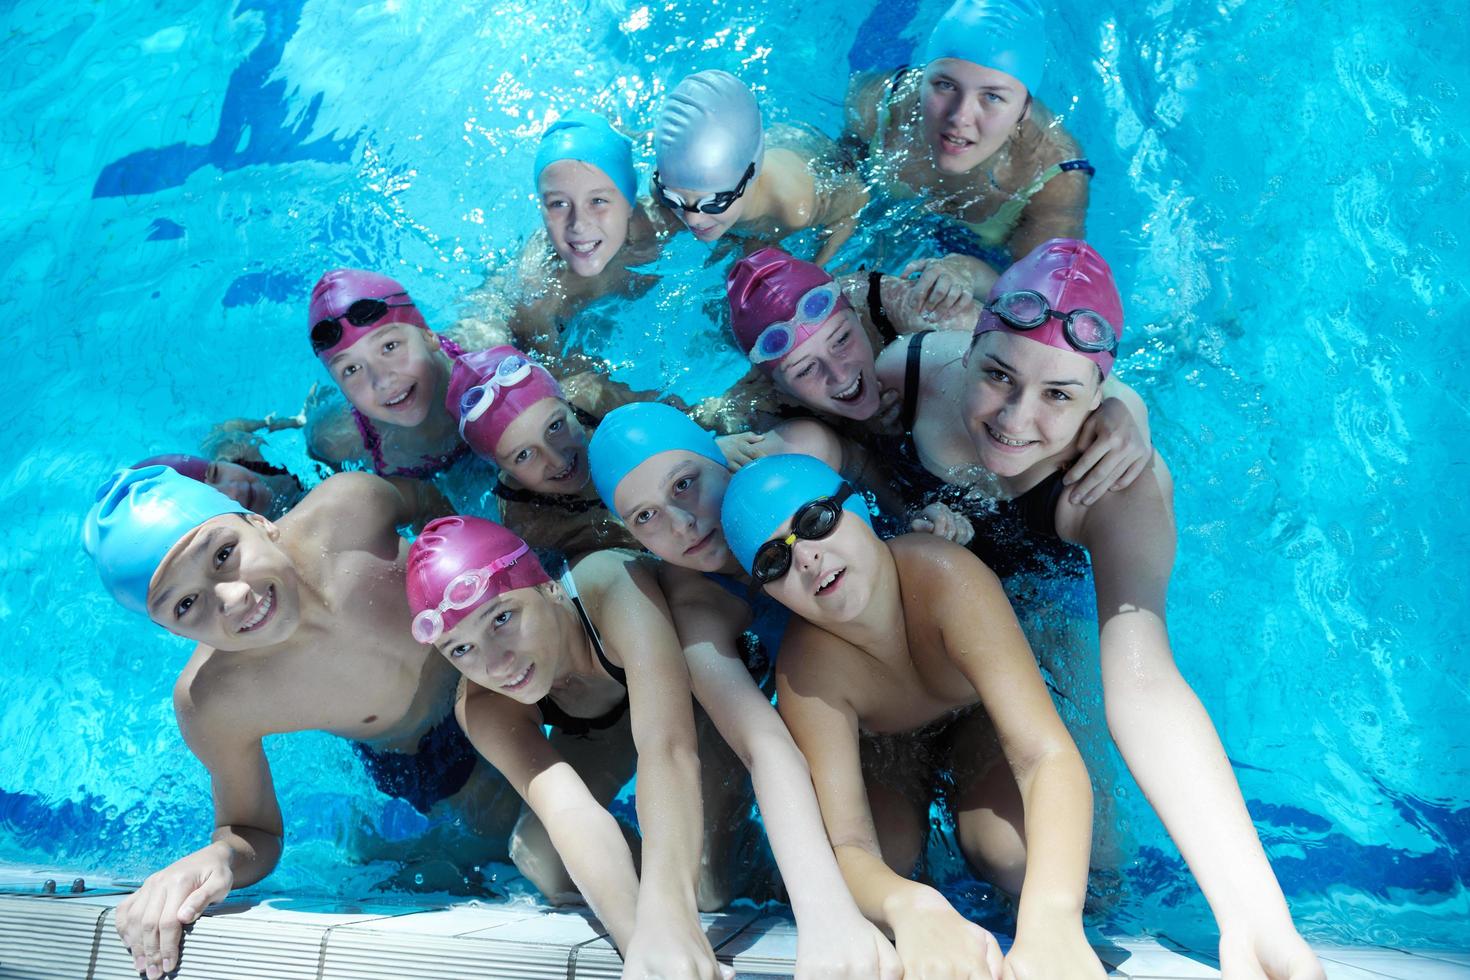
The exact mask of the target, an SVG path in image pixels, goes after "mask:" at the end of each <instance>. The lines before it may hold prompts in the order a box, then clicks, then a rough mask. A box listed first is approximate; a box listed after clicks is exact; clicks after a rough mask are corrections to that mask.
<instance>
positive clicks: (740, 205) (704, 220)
mask: <svg viewBox="0 0 1470 980" xmlns="http://www.w3.org/2000/svg"><path fill="white" fill-rule="evenodd" d="M730 189H731V188H729V187H716V188H713V189H711V190H695V189H693V188H689V187H669V188H667V190H668V191H669V192H670V193H671V194H676V195H678V197H679V199H680V200H682V201H688V202H689V203H691V204H692V203H694V202H695V201H699V200H702V199H704V198H706V197H710V196H711V195H713V194H717V193H719V192H720V191H728V190H730ZM745 199H746V195H744V194H742V195H741V196H740V197H738V198H736V199H735V202H734V203H733V204H731V205H730V206H729V207H728V208H726V209H725V210H724V211H723V212H721V213H719V214H708V213H707V212H704V211H685V210H684V209H683V208H672V209H671V210H672V211H673V212H674V214H676V215H678V217H679V220H680V221H682V222H684V224H685V225H686V226H687V227H688V228H689V230H690V231H692V232H694V237H695V238H697V239H699V240H700V241H702V242H705V243H706V244H708V243H709V242H714V241H719V240H720V238H722V237H723V236H724V234H725V232H727V231H729V230H730V229H731V228H733V227H734V226H735V223H736V222H738V221H739V220H740V217H741V215H743V214H744V213H745Z"/></svg>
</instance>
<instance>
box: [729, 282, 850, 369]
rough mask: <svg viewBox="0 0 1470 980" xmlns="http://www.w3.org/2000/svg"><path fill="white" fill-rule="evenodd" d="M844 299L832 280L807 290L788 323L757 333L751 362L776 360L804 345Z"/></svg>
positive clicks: (762, 362)
mask: <svg viewBox="0 0 1470 980" xmlns="http://www.w3.org/2000/svg"><path fill="white" fill-rule="evenodd" d="M845 301H846V300H845V298H844V297H843V295H842V287H841V286H839V285H837V283H836V282H833V281H831V280H829V281H827V282H824V283H822V284H821V285H819V286H813V287H812V288H811V289H809V290H807V291H806V293H804V294H803V295H802V297H801V299H799V300H797V302H796V312H795V313H794V314H793V315H792V317H791V319H789V320H781V321H779V322H777V323H773V324H771V325H770V326H768V327H766V328H765V329H764V330H762V331H761V332H760V336H758V337H756V338H755V343H754V344H752V345H751V348H750V354H749V355H748V356H749V357H750V363H752V364H765V363H767V362H768V361H779V360H780V359H781V358H783V357H785V356H786V355H787V354H790V353H791V352H792V351H794V350H796V348H798V347H800V346H801V345H802V344H804V343H806V341H807V339H808V338H810V337H811V335H812V334H814V333H816V332H817V330H818V329H820V328H821V326H822V324H823V323H825V322H826V320H827V318H828V317H829V316H831V315H832V314H833V312H834V311H836V310H837V309H838V308H839V307H840V306H841V304H842V303H844V302H845Z"/></svg>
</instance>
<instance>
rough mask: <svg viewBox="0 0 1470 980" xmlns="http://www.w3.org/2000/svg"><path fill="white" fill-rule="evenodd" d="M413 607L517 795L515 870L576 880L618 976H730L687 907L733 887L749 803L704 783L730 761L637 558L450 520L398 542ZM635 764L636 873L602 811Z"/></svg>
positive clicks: (463, 720)
mask: <svg viewBox="0 0 1470 980" xmlns="http://www.w3.org/2000/svg"><path fill="white" fill-rule="evenodd" d="M408 604H409V607H410V609H411V611H412V613H413V617H414V618H413V636H414V638H415V639H417V640H418V641H419V642H420V643H426V644H433V646H434V648H435V649H437V650H438V651H439V653H440V654H442V655H443V657H444V659H445V660H446V661H447V662H448V663H450V664H452V665H453V666H454V667H455V669H457V670H458V671H459V672H460V674H462V675H463V681H462V683H461V684H460V689H459V696H458V699H457V707H456V715H457V717H458V719H459V722H460V725H461V726H462V727H463V728H464V730H465V732H466V733H467V734H468V736H469V739H470V741H471V742H472V743H473V744H474V746H475V748H476V749H478V750H479V752H480V754H481V755H483V756H484V757H485V759H487V760H488V761H489V762H490V763H491V764H492V765H493V766H494V767H495V768H496V769H497V770H499V771H500V772H501V773H503V774H504V775H505V777H506V778H507V779H508V780H509V781H510V784H511V785H512V786H513V787H515V789H516V791H517V792H518V793H519V794H520V796H521V798H522V799H523V800H524V801H525V803H526V807H525V809H524V810H523V811H522V814H521V817H520V819H519V820H518V822H517V823H516V827H515V830H514V831H513V832H512V835H511V842H510V852H511V858H512V860H514V861H515V864H516V866H517V868H519V869H520V871H521V872H522V873H523V874H525V875H526V877H527V878H529V879H530V880H531V881H532V882H533V883H534V884H535V885H536V886H537V887H538V888H539V889H540V890H541V892H542V893H543V894H544V895H546V896H547V898H548V899H550V900H552V901H553V902H561V901H565V900H567V899H568V898H573V897H575V896H576V894H577V893H580V894H581V896H582V897H583V898H584V899H585V900H586V901H587V903H588V904H590V905H591V906H592V909H593V911H594V912H595V913H596V914H597V916H598V918H599V919H600V920H601V921H602V923H603V924H604V925H605V926H606V927H607V929H608V931H609V932H610V933H611V934H612V938H613V941H614V942H615V943H616V944H617V947H618V949H619V950H620V951H621V952H622V954H623V958H624V964H625V965H624V974H623V975H624V976H628V977H644V976H679V977H699V978H703V980H713V978H714V977H716V976H726V977H728V976H733V971H732V970H730V969H729V968H728V967H723V966H720V965H719V964H718V963H717V962H716V960H715V956H714V952H713V951H712V950H711V948H710V944H709V940H708V939H707V938H706V937H705V935H704V931H703V929H702V928H701V925H700V921H699V917H698V912H699V911H701V910H704V911H711V910H713V909H715V908H718V907H720V906H721V905H723V904H724V903H725V902H726V901H728V899H729V898H730V897H731V893H730V889H729V885H728V882H726V881H725V880H724V878H723V876H724V875H725V873H726V872H728V871H729V870H731V868H732V867H733V865H734V862H732V861H731V860H730V858H731V857H732V855H730V854H729V853H728V852H727V850H726V848H727V847H728V845H729V843H730V841H731V836H730V833H729V829H728V828H730V827H731V826H732V824H734V825H738V824H740V823H741V822H742V821H741V819H740V817H739V814H740V813H742V812H744V813H748V812H749V802H748V799H745V798H743V797H742V796H741V794H740V793H738V792H735V793H725V794H724V795H723V796H722V797H715V794H714V793H713V792H712V791H711V786H710V785H709V780H706V785H705V786H704V787H703V791H702V787H701V765H700V760H701V758H702V757H703V758H705V760H706V765H705V767H704V768H705V769H706V770H709V769H712V768H713V769H716V770H724V771H717V772H715V773H714V776H715V779H714V780H713V782H714V783H715V784H716V785H718V786H728V785H729V784H730V783H731V780H729V779H728V767H727V766H722V765H720V761H721V760H719V758H718V756H716V757H714V758H711V756H712V755H713V753H712V752H710V751H708V749H709V748H711V747H703V746H702V747H700V748H696V745H697V744H698V743H697V740H696V734H695V721H694V714H693V711H692V710H691V700H690V696H689V679H688V672H687V670H686V668H685V666H684V661H683V657H682V656H681V654H680V648H679V644H678V641H677V638H676V637H675V635H674V631H673V628H672V627H671V626H670V623H669V612H668V608H667V605H666V604H665V602H664V597H663V595H662V593H661V592H660V591H659V588H658V585H657V582H656V580H655V577H654V574H653V571H652V569H651V568H649V567H648V563H647V562H646V560H640V559H637V558H634V557H632V556H629V555H626V554H622V553H618V552H599V553H597V554H593V555H589V556H587V557H585V558H583V559H581V560H580V561H577V562H576V563H575V564H574V565H573V566H572V567H570V568H569V569H567V570H566V571H565V572H564V573H563V574H562V575H560V576H559V577H557V578H552V577H551V576H550V575H548V574H547V573H546V571H545V570H544V569H543V567H542V565H541V563H540V562H539V561H538V560H537V559H536V556H535V555H534V554H532V553H531V551H530V548H529V546H528V545H527V543H526V542H525V541H523V540H521V539H520V538H518V537H516V535H515V534H513V533H511V532H510V531H508V530H506V529H505V528H504V527H501V526H500V525H498V524H495V523H493V522H491V521H485V520H480V519H477V518H472V517H450V518H444V519H441V520H438V521H434V522H433V523H431V524H429V525H428V526H427V527H426V528H425V529H424V533H423V534H422V535H421V536H420V537H419V538H418V540H417V541H415V542H414V545H413V548H412V549H411V550H410V551H409V554H408ZM543 726H550V728H551V735H550V736H549V737H548V735H547V734H546V732H545V730H544V728H543ZM635 763H636V769H637V776H638V783H637V795H636V799H637V807H638V816H639V825H640V827H641V829H642V833H643V855H642V857H643V860H642V879H641V881H640V879H639V875H638V873H637V871H636V870H635V868H634V861H633V856H632V853H631V852H630V850H629V847H628V844H627V842H626V841H625V840H624V837H623V833H622V830H621V828H620V826H619V824H618V821H617V820H616V819H615V818H614V817H613V816H612V814H610V813H609V812H608V810H607V805H608V804H609V803H610V802H611V801H612V798H613V797H614V796H615V795H616V794H617V792H618V791H619V789H621V788H622V786H623V784H624V783H625V782H626V781H627V780H628V779H629V777H631V776H632V775H633V770H634V768H635ZM732 806H733V809H731V807H732ZM702 858H703V859H702Z"/></svg>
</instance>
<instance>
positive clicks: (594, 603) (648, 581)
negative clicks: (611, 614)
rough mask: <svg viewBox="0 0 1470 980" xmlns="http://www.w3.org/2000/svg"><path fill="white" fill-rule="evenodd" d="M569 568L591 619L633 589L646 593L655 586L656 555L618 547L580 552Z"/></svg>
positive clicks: (656, 573) (656, 586)
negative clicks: (591, 616) (579, 555)
mask: <svg viewBox="0 0 1470 980" xmlns="http://www.w3.org/2000/svg"><path fill="white" fill-rule="evenodd" d="M571 569H572V580H573V581H574V582H575V583H576V586H577V592H578V594H580V595H581V596H582V598H583V599H584V600H585V601H586V603H587V605H588V607H589V609H588V611H589V612H590V613H591V614H592V615H593V618H594V619H597V618H599V616H598V614H599V613H606V612H608V611H611V609H612V607H614V606H616V605H617V604H618V603H619V602H621V601H625V600H626V599H627V598H628V597H629V596H630V595H631V593H632V592H633V591H638V592H644V593H647V592H648V591H649V590H650V589H657V588H658V572H657V561H656V559H654V558H652V557H650V556H647V555H640V554H638V553H636V552H632V551H625V550H623V549H621V548H607V549H605V550H603V551H594V552H592V553H591V554H588V555H584V556H582V557H581V558H578V559H577V560H576V561H575V562H574V563H573V564H572V566H571Z"/></svg>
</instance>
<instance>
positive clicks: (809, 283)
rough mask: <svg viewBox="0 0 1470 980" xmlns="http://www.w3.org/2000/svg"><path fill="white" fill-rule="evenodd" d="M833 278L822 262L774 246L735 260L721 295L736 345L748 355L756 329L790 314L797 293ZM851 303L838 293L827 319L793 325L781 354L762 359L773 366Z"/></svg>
mask: <svg viewBox="0 0 1470 980" xmlns="http://www.w3.org/2000/svg"><path fill="white" fill-rule="evenodd" d="M832 281H833V280H832V277H831V276H829V275H827V273H826V272H825V271H824V270H823V269H822V267H821V266H819V265H815V264H813V263H811V262H803V261H802V260H801V259H796V258H792V257H791V256H790V255H787V254H786V253H785V252H783V251H781V250H780V249H779V248H775V247H774V246H768V247H766V248H763V249H761V250H760V251H758V252H754V253H752V254H750V255H747V256H746V257H745V258H743V259H741V260H740V261H739V262H736V263H735V265H734V267H733V268H731V269H730V274H729V275H728V276H726V277H725V296H726V298H727V299H728V300H729V301H730V329H731V330H732V331H734V333H735V343H737V344H739V345H740V350H741V351H743V352H744V353H745V354H746V355H747V356H749V355H750V352H751V349H752V348H754V347H755V345H756V341H757V340H758V339H759V338H760V335H761V331H763V330H765V329H766V328H767V327H769V326H770V325H771V324H773V323H779V322H782V321H786V320H791V319H793V318H795V317H796V314H797V306H798V304H799V303H800V302H801V300H802V297H804V296H805V295H806V294H807V293H808V292H810V291H811V290H812V289H815V288H816V287H818V286H823V285H827V284H829V283H831V282H832ZM851 305H852V304H850V303H848V301H847V297H845V296H839V297H838V299H837V302H836V304H835V305H834V306H833V307H832V311H831V313H829V314H828V316H827V317H824V318H822V320H820V321H817V322H805V323H797V324H795V332H796V336H795V340H794V342H793V343H792V344H791V346H790V349H789V350H788V351H787V352H786V354H785V355H783V356H782V357H780V358H776V359H775V360H772V361H767V362H766V366H768V367H775V366H776V365H777V364H779V363H780V362H781V360H784V358H785V357H789V356H790V355H791V354H792V353H795V351H796V350H797V348H799V347H800V346H801V345H802V344H803V343H805V342H806V341H807V340H808V339H809V338H810V337H811V335H812V334H814V333H816V332H817V331H818V330H819V329H821V327H822V324H823V323H825V322H826V321H827V319H828V318H829V317H830V316H831V315H833V314H836V313H840V312H841V311H843V310H845V309H848V308H850V307H851Z"/></svg>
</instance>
